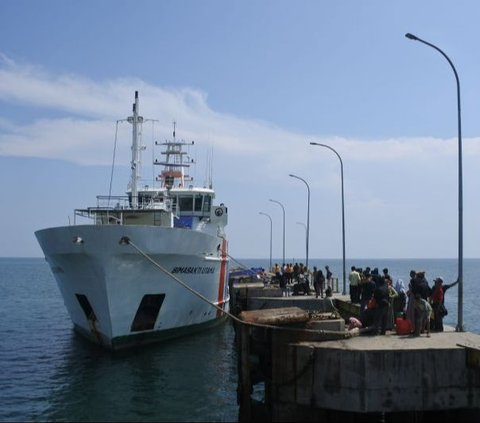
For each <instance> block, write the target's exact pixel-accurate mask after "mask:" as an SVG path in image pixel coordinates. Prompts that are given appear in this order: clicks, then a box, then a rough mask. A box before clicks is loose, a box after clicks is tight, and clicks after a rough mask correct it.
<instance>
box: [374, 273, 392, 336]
mask: <svg viewBox="0 0 480 423" xmlns="http://www.w3.org/2000/svg"><path fill="white" fill-rule="evenodd" d="M373 298H375V301H376V303H377V308H376V310H375V321H374V323H373V325H374V327H375V334H376V335H385V332H386V330H387V326H388V306H389V304H390V300H389V294H388V286H387V282H386V281H385V278H384V277H382V276H381V277H379V278H378V280H377V283H376V288H375V291H374V292H373Z"/></svg>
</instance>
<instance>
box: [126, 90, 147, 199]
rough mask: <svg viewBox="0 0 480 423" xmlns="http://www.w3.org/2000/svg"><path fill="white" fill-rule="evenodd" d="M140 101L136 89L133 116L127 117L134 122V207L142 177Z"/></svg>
mask: <svg viewBox="0 0 480 423" xmlns="http://www.w3.org/2000/svg"><path fill="white" fill-rule="evenodd" d="M138 112H139V101H138V91H135V103H133V116H130V117H128V118H127V121H128V122H129V123H131V124H132V161H131V169H132V174H131V177H130V189H131V191H130V192H131V195H132V207H133V208H137V207H138V187H137V181H138V180H139V179H140V164H141V160H140V151H141V150H142V145H141V142H139V133H140V132H141V131H140V125H141V124H142V122H143V117H142V116H139V115H138Z"/></svg>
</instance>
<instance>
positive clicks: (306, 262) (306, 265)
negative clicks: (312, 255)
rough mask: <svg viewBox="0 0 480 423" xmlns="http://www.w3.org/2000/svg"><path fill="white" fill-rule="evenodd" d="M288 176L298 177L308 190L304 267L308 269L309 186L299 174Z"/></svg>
mask: <svg viewBox="0 0 480 423" xmlns="http://www.w3.org/2000/svg"><path fill="white" fill-rule="evenodd" d="M288 176H291V177H292V178H297V179H300V180H301V181H303V183H304V184H305V185H306V186H307V192H308V199H307V249H306V258H305V260H306V261H305V267H306V268H307V269H308V238H309V232H310V187H309V185H308V183H307V181H306V180H305V179H303V178H300V176H297V175H292V174H290V175H288Z"/></svg>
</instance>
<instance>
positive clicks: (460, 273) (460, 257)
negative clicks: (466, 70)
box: [405, 33, 463, 332]
mask: <svg viewBox="0 0 480 423" xmlns="http://www.w3.org/2000/svg"><path fill="white" fill-rule="evenodd" d="M405 37H407V38H408V39H410V40H413V41H419V42H421V43H423V44H426V45H427V46H430V47H432V48H433V49H435V50H437V51H438V52H439V53H440V54H441V55H442V56H443V57H445V59H447V61H448V63H449V64H450V66H451V67H452V70H453V73H454V74H455V80H456V82H457V121H458V279H457V282H458V322H457V327H456V331H457V332H463V187H462V179H463V178H462V119H461V112H460V80H459V79H458V74H457V70H456V69H455V66H453V63H452V61H451V60H450V58H449V57H448V56H447V55H446V54H445V53H444V52H443V51H442V50H440V49H439V48H438V47H437V46H435V45H433V44H431V43H429V42H428V41H425V40H422V39H421V38H418V37H417V36H415V35H413V34H410V33H407V34H405Z"/></svg>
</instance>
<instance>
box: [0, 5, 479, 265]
mask: <svg viewBox="0 0 480 423" xmlns="http://www.w3.org/2000/svg"><path fill="white" fill-rule="evenodd" d="M479 16H480V3H479V2H477V1H475V0H464V1H457V2H452V1H442V0H430V1H429V0H425V1H418V0H403V1H401V2H400V1H398V2H386V1H384V0H364V1H358V0H336V1H320V0H315V1H313V0H312V1H310V0H295V1H293V0H292V1H287V0H255V1H254V0H241V1H240V0H231V1H223V0H203V1H196V0H174V1H169V0H162V1H157V0H155V1H153V0H152V1H150V0H138V1H136V2H132V1H124V0H115V1H113V0H103V1H98V0H95V1H92V0H83V1H81V2H78V1H70V0H59V1H53V0H43V1H41V2H40V1H34V0H31V1H26V0H0V40H1V41H0V178H1V179H0V180H1V181H2V183H1V185H0V193H1V196H2V200H1V201H0V216H1V219H0V231H1V233H2V235H3V236H2V242H1V243H0V257H42V256H43V254H42V251H41V249H40V247H39V245H38V243H37V241H36V238H35V236H34V232H35V231H36V230H39V229H43V228H47V227H52V226H62V225H67V224H70V223H73V211H74V209H75V208H84V207H88V206H94V205H95V204H96V196H97V195H106V194H108V191H109V186H110V185H109V184H110V178H111V175H112V158H113V147H114V143H115V140H117V150H116V156H115V157H116V158H115V162H116V167H115V170H114V172H113V181H112V194H117V195H123V194H124V193H125V190H126V187H127V183H128V180H129V160H130V156H129V154H130V145H131V127H130V126H129V125H128V124H126V123H123V124H122V123H120V124H119V125H118V133H117V135H116V122H117V120H120V119H125V118H127V117H128V116H130V115H131V110H132V103H133V101H134V93H135V91H138V92H139V97H140V113H141V115H142V116H143V117H144V118H145V119H152V120H155V122H147V123H145V124H144V127H143V141H144V143H145V144H146V150H145V153H144V155H143V166H142V175H143V176H144V178H145V179H146V180H148V178H150V179H151V178H152V175H153V173H152V169H151V166H150V164H151V162H152V160H153V158H154V157H155V154H157V153H158V152H157V151H156V150H155V151H153V150H154V149H153V148H152V144H153V143H154V141H156V140H160V141H163V140H165V139H169V138H171V133H172V122H173V121H175V122H176V125H177V126H176V128H177V130H176V134H177V138H180V139H185V140H187V141H190V140H194V141H195V146H196V147H195V151H194V152H193V151H192V152H191V154H192V155H193V156H194V157H195V159H196V162H197V164H196V165H195V168H194V169H192V173H193V175H194V176H195V178H196V181H197V182H198V183H199V184H200V185H202V184H203V183H204V181H205V179H206V175H208V173H209V172H210V168H209V165H210V164H211V173H212V175H213V185H214V188H215V191H216V203H217V204H219V203H224V204H225V205H226V206H227V207H228V216H229V223H228V226H227V228H226V230H227V236H228V241H229V254H230V255H231V256H232V257H233V258H236V259H239V260H240V259H244V258H268V257H269V254H270V236H271V237H272V240H273V248H272V254H273V257H274V258H282V255H283V210H282V206H283V208H284V209H285V240H286V244H285V255H286V261H292V262H294V261H303V260H304V259H305V255H306V239H307V234H308V240H309V243H308V246H309V248H308V249H309V257H310V258H319V259H321V258H341V257H342V194H341V193H342V190H341V188H342V184H341V175H342V172H341V167H340V160H339V159H338V157H337V156H336V154H335V153H334V152H333V151H332V150H330V149H328V148H324V147H319V146H312V145H310V142H317V143H322V144H326V145H328V146H330V147H331V148H333V149H334V150H335V151H336V152H337V153H338V154H339V156H340V157H341V159H342V163H343V181H344V183H343V187H344V197H343V200H344V211H345V249H346V257H347V259H350V258H455V257H457V254H458V239H459V225H458V221H459V202H458V194H459V183H458V181H459V142H458V129H459V127H458V119H457V118H458V113H457V94H458V92H457V86H456V80H455V76H454V72H453V69H452V67H451V66H450V64H449V63H448V61H447V60H446V58H445V57H443V56H442V55H441V54H440V53H439V52H438V51H436V50H435V49H434V48H431V47H430V46H427V45H425V44H423V43H421V42H418V41H412V40H409V39H407V38H406V37H405V33H407V32H410V33H413V34H415V35H416V36H418V37H420V38H421V39H423V40H425V41H428V42H430V43H431V44H434V45H435V46H437V47H439V48H440V49H441V50H442V51H443V52H444V53H445V54H447V56H448V57H449V58H450V59H451V61H452V63H453V64H454V66H455V69H456V71H457V73H458V76H459V80H460V87H461V125H462V126H461V129H462V150H461V151H462V157H463V162H462V177H463V184H462V193H463V201H462V209H463V211H462V214H463V255H464V257H465V258H468V257H480V242H479V237H480V219H478V210H479V209H480V200H479V197H480V196H479V192H480V168H479V167H478V165H477V163H478V161H479V157H480V119H478V117H477V116H478V114H479V113H480V100H479V99H480V78H479V77H478V75H480V54H479V53H478V40H479V39H480V26H479V25H478V17H479ZM290 174H293V175H296V176H298V177H300V178H302V179H303V181H302V180H300V179H298V178H295V177H290V176H289V175H290ZM309 193H310V195H308V194H309ZM270 200H275V201H276V202H279V203H280V204H278V203H276V202H275V201H270ZM260 213H265V214H267V215H268V216H270V217H271V219H272V230H271V227H270V221H269V219H268V217H267V216H265V215H263V214H260ZM307 222H308V231H307Z"/></svg>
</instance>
